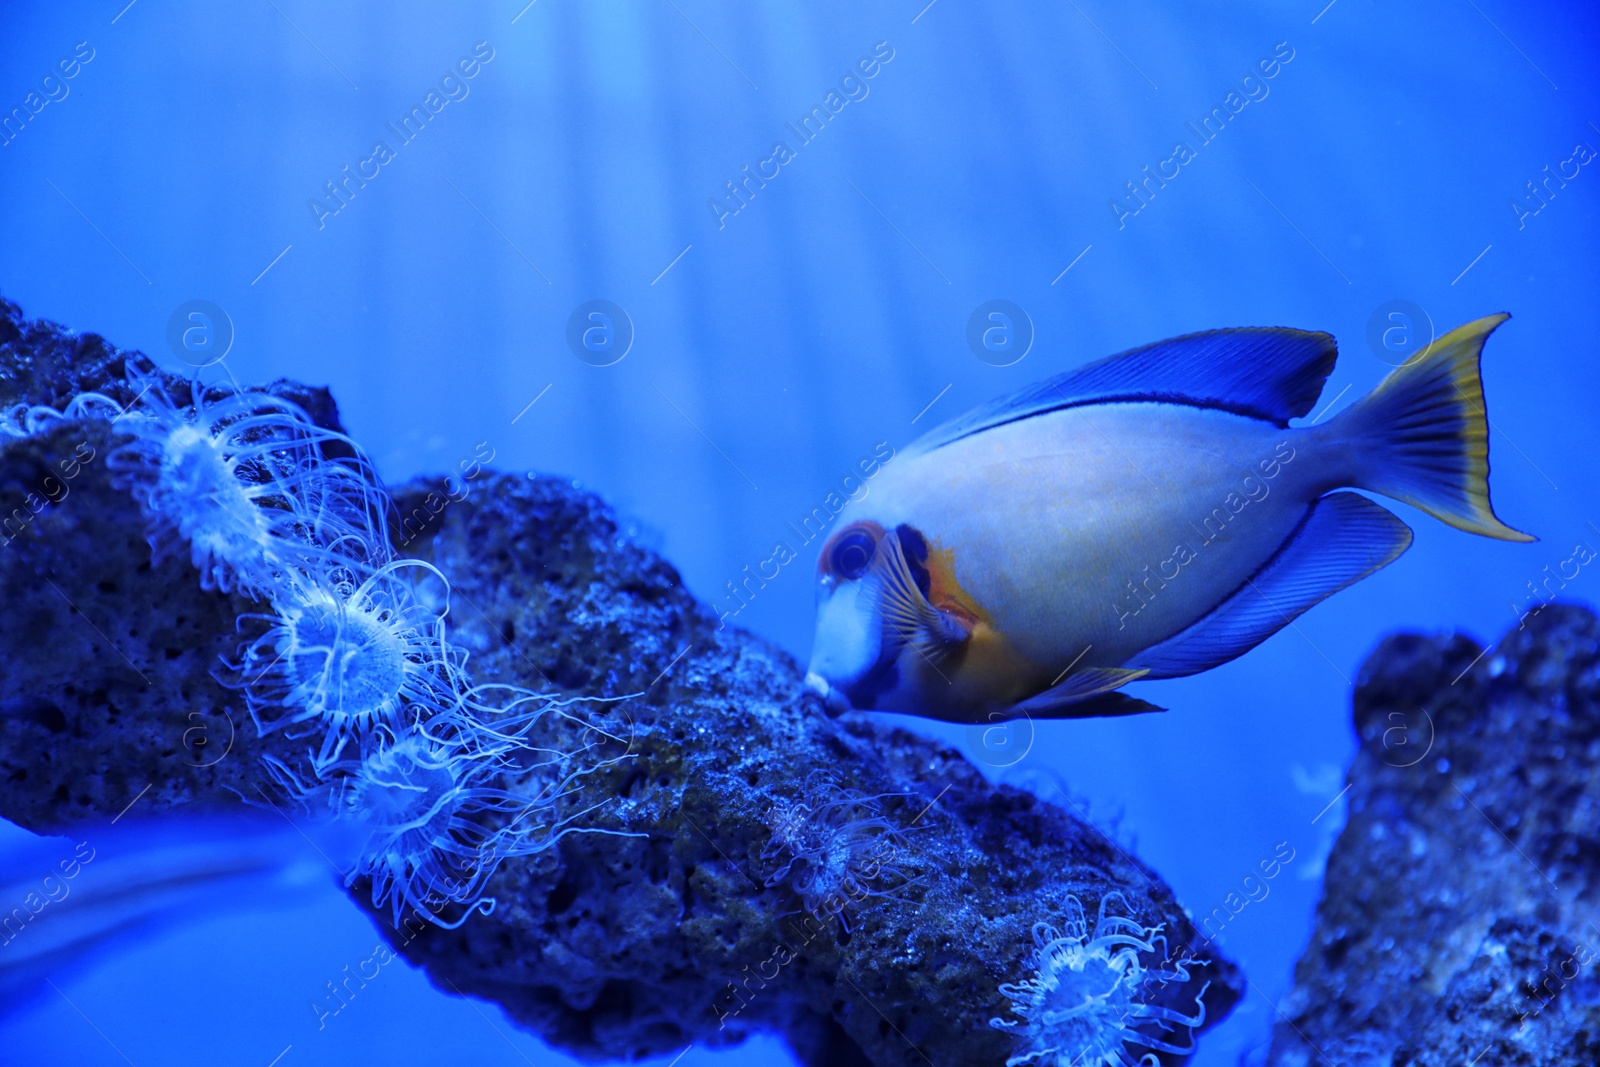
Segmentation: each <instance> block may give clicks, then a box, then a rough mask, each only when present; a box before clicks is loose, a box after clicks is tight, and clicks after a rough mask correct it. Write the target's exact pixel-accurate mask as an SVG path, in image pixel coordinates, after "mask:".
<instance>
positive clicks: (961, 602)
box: [923, 542, 990, 624]
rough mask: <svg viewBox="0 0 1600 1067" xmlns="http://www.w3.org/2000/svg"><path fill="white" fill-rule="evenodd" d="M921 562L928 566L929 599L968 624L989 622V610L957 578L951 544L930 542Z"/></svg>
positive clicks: (954, 555)
mask: <svg viewBox="0 0 1600 1067" xmlns="http://www.w3.org/2000/svg"><path fill="white" fill-rule="evenodd" d="M923 566H925V567H927V568H928V603H930V604H932V605H933V606H934V607H936V608H938V609H940V610H941V611H948V612H950V613H951V614H952V615H955V616H956V617H958V618H959V619H961V621H962V622H965V623H968V624H974V623H980V622H982V623H988V622H990V619H989V613H988V612H987V611H985V610H983V607H982V606H981V605H980V604H979V603H978V602H977V601H976V600H973V599H972V597H971V596H970V595H969V594H968V593H967V591H966V590H965V589H963V588H961V583H960V582H959V581H957V580H956V550H955V549H954V548H945V547H943V546H941V545H939V544H938V543H936V542H935V543H930V544H929V545H928V558H927V559H926V560H925V561H924V562H923Z"/></svg>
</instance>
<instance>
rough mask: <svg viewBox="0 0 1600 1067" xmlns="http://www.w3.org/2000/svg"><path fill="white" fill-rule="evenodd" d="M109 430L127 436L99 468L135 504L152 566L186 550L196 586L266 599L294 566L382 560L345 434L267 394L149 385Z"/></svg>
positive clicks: (366, 493)
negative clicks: (186, 397)
mask: <svg viewBox="0 0 1600 1067" xmlns="http://www.w3.org/2000/svg"><path fill="white" fill-rule="evenodd" d="M130 385H135V386H138V385H143V386H144V389H143V392H142V393H141V397H142V399H141V401H140V403H139V404H138V406H137V407H134V408H133V409H131V410H129V411H128V412H126V413H124V414H122V415H119V416H118V417H117V418H116V420H115V422H114V426H115V428H116V429H117V430H119V431H122V432H125V433H128V434H130V435H131V436H132V439H131V440H130V441H128V442H126V443H124V444H121V445H119V446H118V447H117V448H116V449H114V450H113V451H112V452H111V454H110V456H109V457H108V459H107V464H108V465H109V466H110V467H111V469H112V470H113V471H114V472H115V475H116V479H117V483H118V484H119V485H120V486H121V487H123V488H125V489H127V490H128V491H130V492H131V493H132V494H133V495H134V498H135V499H136V500H138V502H139V506H140V509H141V510H142V511H143V513H144V516H145V521H146V523H147V524H148V527H149V529H148V537H149V541H150V547H151V549H152V551H153V552H154V554H155V556H156V558H157V559H161V558H164V557H166V556H167V555H170V554H172V553H174V552H175V551H177V546H178V545H180V544H182V543H185V542H187V543H188V545H189V552H190V558H191V559H192V560H193V562H194V566H195V568H196V569H197V570H198V571H199V572H200V585H201V587H202V588H204V589H219V590H222V591H223V592H229V591H232V590H235V589H237V590H238V591H240V592H242V593H244V594H245V595H247V596H251V597H255V598H263V597H265V596H268V595H270V593H271V592H272V590H273V589H274V587H275V586H277V585H279V584H280V583H281V582H282V581H283V580H284V578H285V575H286V574H287V573H288V572H289V571H291V570H293V569H295V568H297V567H312V568H315V567H316V566H319V565H327V564H328V563H329V562H349V561H350V560H351V559H355V560H357V561H359V562H369V563H371V562H376V563H377V564H382V563H384V562H387V560H388V558H389V555H390V553H389V551H388V544H387V536H386V531H385V529H384V526H383V519H382V517H383V515H384V507H385V506H386V498H385V497H384V496H383V493H382V490H381V489H380V488H379V487H378V484H377V480H376V478H375V476H374V475H373V474H372V471H371V465H370V464H369V463H368V462H367V460H366V459H365V457H364V456H363V455H362V453H361V451H360V450H359V449H358V448H356V446H355V444H354V443H353V442H352V441H351V440H350V439H349V438H348V437H346V436H345V435H344V434H341V433H337V432H335V431H333V430H326V429H323V428H322V427H319V426H317V425H316V424H315V423H313V422H312V421H311V419H310V417H309V416H308V415H307V414H306V413H305V411H303V410H302V409H301V408H300V407H299V406H298V405H296V404H294V403H292V402H291V401H288V400H284V399H283V398H281V397H276V396H272V395H270V394H268V393H259V392H250V391H245V390H239V389H233V388H228V387H203V386H201V385H199V384H198V383H195V384H194V385H193V386H192V395H193V401H194V402H193V403H192V404H188V405H182V404H179V403H177V402H176V401H174V400H173V398H172V396H171V394H170V393H169V391H168V390H167V389H166V388H165V387H164V386H163V385H161V384H159V383H152V382H145V381H144V380H142V379H136V380H134V381H131V382H130Z"/></svg>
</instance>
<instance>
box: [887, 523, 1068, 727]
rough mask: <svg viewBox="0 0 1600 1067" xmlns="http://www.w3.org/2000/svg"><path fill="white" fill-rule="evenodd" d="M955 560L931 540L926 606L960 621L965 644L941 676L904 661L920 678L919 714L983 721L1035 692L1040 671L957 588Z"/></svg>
mask: <svg viewBox="0 0 1600 1067" xmlns="http://www.w3.org/2000/svg"><path fill="white" fill-rule="evenodd" d="M955 560H956V549H955V548H954V547H948V546H944V545H941V544H938V543H937V542H933V543H929V544H928V554H927V558H926V559H925V560H923V561H922V565H923V566H924V567H926V568H927V571H928V602H929V603H930V604H932V605H933V606H934V607H936V608H938V609H939V610H940V611H943V612H947V613H949V614H950V615H953V616H955V617H956V618H957V619H958V620H960V622H961V623H962V624H963V625H964V626H965V627H966V628H967V630H968V631H969V633H968V637H967V640H966V641H965V642H963V643H962V646H961V648H960V649H959V650H957V651H955V652H953V653H952V654H951V656H950V658H949V660H947V661H946V662H945V663H944V664H941V665H940V669H939V672H935V671H933V670H932V669H926V670H923V669H919V668H920V667H921V665H920V664H917V663H915V662H911V661H912V660H913V658H914V657H912V656H911V655H910V654H907V655H906V656H905V659H904V660H903V662H904V663H905V666H906V667H908V668H911V669H913V670H914V671H915V673H916V674H917V675H918V676H919V677H920V678H921V681H922V686H921V691H922V692H921V701H920V702H921V705H922V714H935V715H937V717H939V718H947V719H952V720H955V721H963V722H981V721H984V717H983V716H984V714H985V713H990V712H994V711H999V710H1002V709H1004V708H1006V707H1009V706H1010V705H1012V704H1014V703H1016V702H1017V701H1018V700H1021V699H1023V698H1024V697H1025V696H1027V695H1028V694H1030V693H1032V692H1033V691H1035V690H1036V689H1037V688H1038V680H1039V678H1040V677H1041V676H1042V674H1043V668H1041V667H1040V666H1039V665H1038V664H1036V663H1034V662H1033V661H1031V660H1029V659H1028V658H1027V657H1026V656H1024V655H1022V653H1021V652H1019V651H1018V650H1017V647H1016V645H1015V644H1014V643H1013V642H1012V641H1011V640H1010V638H1008V637H1007V636H1006V635H1005V634H1004V633H1002V632H1001V631H1000V629H999V628H998V627H996V626H995V624H994V619H993V618H992V617H991V615H990V614H989V612H988V611H987V610H985V609H984V607H983V605H981V604H979V603H978V602H977V601H976V600H975V599H973V597H972V595H971V594H969V593H968V592H967V591H966V590H965V589H963V588H962V587H961V583H960V581H959V580H958V579H957V578H956V573H955Z"/></svg>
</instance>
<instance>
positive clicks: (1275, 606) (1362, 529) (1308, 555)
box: [1130, 493, 1411, 678]
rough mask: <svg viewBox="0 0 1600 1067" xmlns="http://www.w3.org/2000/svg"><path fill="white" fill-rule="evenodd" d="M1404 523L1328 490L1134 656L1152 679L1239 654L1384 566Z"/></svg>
mask: <svg viewBox="0 0 1600 1067" xmlns="http://www.w3.org/2000/svg"><path fill="white" fill-rule="evenodd" d="M1410 544H1411V527H1409V526H1407V525H1406V524H1405V523H1403V522H1401V521H1400V520H1399V518H1397V517H1396V516H1395V515H1394V514H1392V513H1391V512H1390V511H1389V510H1388V509H1387V508H1385V507H1383V506H1382V505H1381V504H1375V503H1373V502H1372V501H1371V500H1368V499H1367V498H1366V497H1364V496H1361V495H1360V494H1358V493H1329V494H1328V495H1327V496H1325V497H1322V498H1321V499H1319V500H1318V501H1317V502H1316V503H1315V504H1313V505H1312V506H1311V512H1310V513H1309V514H1308V515H1307V516H1306V518H1305V519H1304V520H1303V521H1302V522H1301V523H1300V526H1299V528H1298V529H1296V530H1295V532H1294V533H1293V534H1291V535H1290V536H1289V538H1288V540H1287V541H1285V542H1284V544H1283V547H1282V548H1280V549H1278V552H1277V554H1276V555H1274V556H1273V557H1272V558H1271V559H1270V560H1268V561H1267V562H1266V564H1265V565H1264V566H1262V568H1261V569H1260V570H1259V571H1257V572H1256V573H1255V575H1254V576H1252V577H1251V578H1250V579H1249V580H1248V581H1247V582H1245V584H1244V585H1243V586H1242V587H1241V588H1240V589H1239V590H1238V591H1237V592H1235V593H1234V594H1233V595H1232V596H1230V597H1229V598H1228V599H1226V600H1224V601H1223V602H1222V603H1221V604H1219V605H1217V607H1216V608H1215V609H1213V610H1212V612H1211V613H1210V614H1209V615H1207V616H1206V617H1205V618H1203V619H1201V620H1200V621H1199V622H1197V623H1195V624H1194V625H1193V626H1190V627H1189V628H1188V629H1187V630H1182V631H1180V632H1179V633H1177V634H1175V635H1174V636H1172V637H1169V638H1167V639H1166V640H1165V641H1163V642H1161V643H1160V644H1158V645H1152V646H1150V647H1149V648H1147V649H1145V650H1144V651H1143V652H1140V653H1139V654H1138V655H1136V656H1134V657H1133V658H1132V660H1131V661H1130V662H1131V664H1132V665H1134V666H1138V667H1143V668H1145V669H1146V670H1148V671H1149V673H1150V677H1152V678H1178V677H1181V676H1183V675H1187V674H1196V673H1198V672H1200V671H1204V670H1210V669H1211V668H1212V667H1215V666H1217V665H1218V664H1220V663H1226V662H1228V661H1229V660H1231V659H1233V658H1235V657H1237V656H1242V655H1244V654H1245V653H1246V652H1248V651H1250V650H1251V649H1252V648H1255V647H1256V646H1257V645H1259V644H1260V643H1261V642H1263V641H1265V640H1266V639H1267V638H1269V637H1271V636H1272V635H1273V634H1275V633H1277V632H1278V631H1279V630H1281V629H1283V628H1284V627H1285V626H1288V625H1289V624H1290V623H1291V622H1293V621H1294V620H1295V619H1297V618H1299V617H1300V615H1301V614H1303V613H1304V612H1306V611H1308V610H1310V609H1311V608H1312V607H1314V606H1315V605H1316V604H1318V603H1320V602H1321V601H1323V600H1325V599H1327V598H1328V597H1330V596H1332V595H1333V594H1335V593H1337V592H1338V591H1339V590H1341V589H1343V588H1344V587H1345V586H1347V585H1350V584H1351V583H1353V582H1358V581H1360V580H1361V579H1362V578H1365V577H1366V576H1367V575H1369V574H1371V573H1372V572H1373V571H1376V570H1378V569H1380V568H1382V567H1386V566H1388V565H1389V564H1390V563H1393V562H1394V560H1395V559H1396V558H1397V557H1398V556H1399V555H1400V553H1402V552H1404V551H1405V550H1406V548H1407V547H1408V546H1409V545H1410Z"/></svg>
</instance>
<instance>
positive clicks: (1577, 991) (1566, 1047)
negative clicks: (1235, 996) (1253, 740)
mask: <svg viewBox="0 0 1600 1067" xmlns="http://www.w3.org/2000/svg"><path fill="white" fill-rule="evenodd" d="M1355 724H1356V730H1357V733H1358V735H1359V737H1360V740H1361V747H1360V749H1359V750H1358V752H1357V753H1356V757H1355V760H1354V763H1353V764H1352V766H1351V768H1350V772H1349V783H1350V792H1349V794H1348V803H1349V820H1348V822H1347V823H1346V825H1345V827H1344V830H1343V831H1342V832H1341V833H1340V835H1339V838H1338V840H1337V841H1336V842H1335V844H1334V847H1333V852H1332V854H1331V855H1330V856H1329V858H1328V865H1327V874H1326V878H1325V881H1324V886H1323V896H1322V900H1321V902H1320V903H1319V905H1318V907H1317V916H1316V926H1315V929H1314V932H1313V934H1312V937H1311V943H1310V945H1309V947H1308V948H1307V949H1306V951H1305V954H1304V955H1303V956H1302V957H1301V959H1300V962H1299V964H1298V966H1297V968H1296V970H1295V982H1296V987H1295V989H1294V991H1293V992H1292V993H1291V994H1290V996H1289V998H1288V1000H1287V1002H1286V1003H1285V1004H1284V1005H1283V1006H1282V1010H1283V1013H1284V1018H1283V1020H1282V1021H1280V1022H1279V1023H1278V1024H1277V1026H1276V1030H1275V1032H1274V1036H1273V1044H1272V1049H1271V1053H1270V1056H1269V1061H1268V1062H1269V1063H1270V1064H1272V1065H1274V1067H1310V1065H1312V1064H1321V1063H1333V1064H1350V1065H1352V1067H1354V1065H1359V1064H1381V1065H1384V1067H1391V1065H1392V1067H1401V1065H1405V1067H1461V1065H1464V1064H1468V1063H1479V1064H1494V1065H1496V1067H1513V1065H1514V1067H1534V1065H1540V1067H1544V1065H1548V1067H1556V1065H1563V1067H1567V1065H1576V1064H1593V1063H1600V978H1597V974H1596V966H1597V965H1600V620H1597V619H1596V618H1595V616H1594V615H1593V614H1592V613H1591V612H1590V611H1588V610H1587V609H1584V608H1581V607H1577V606H1573V605H1565V604H1560V603H1555V604H1550V605H1547V606H1545V607H1543V608H1541V609H1539V610H1537V611H1535V612H1534V613H1532V614H1531V615H1529V616H1527V617H1525V618H1524V619H1522V620H1519V622H1518V624H1517V626H1516V627H1514V628H1513V629H1511V630H1510V631H1509V632H1508V633H1506V635H1505V636H1504V637H1502V638H1501V639H1500V640H1499V641H1498V642H1497V643H1496V644H1495V645H1493V646H1492V647H1491V648H1489V649H1483V648H1481V647H1480V646H1478V645H1477V644H1475V643H1474V642H1472V641H1471V640H1469V639H1468V638H1466V637H1463V636H1460V635H1444V636H1435V637H1425V636H1421V635H1416V634H1403V635H1398V636H1394V637H1390V638H1388V639H1387V640H1385V641H1384V642H1383V643H1382V644H1381V645H1380V646H1379V647H1378V649H1377V650H1376V651H1375V652H1374V653H1373V654H1372V656H1371V657H1370V658H1369V659H1368V660H1367V662H1366V664H1365V666H1364V667H1363V669H1362V671H1361V675H1360V677H1359V679H1358V682H1357V687H1356V694H1355Z"/></svg>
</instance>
